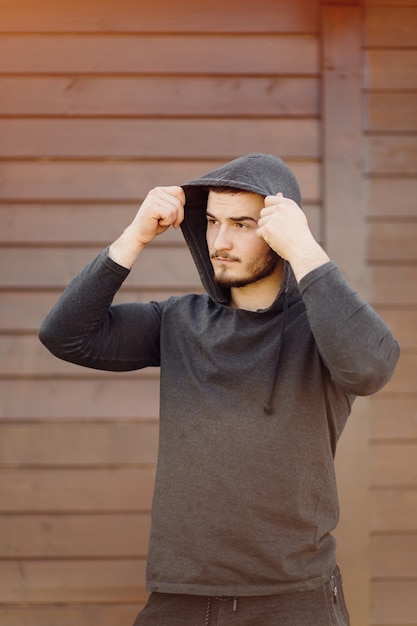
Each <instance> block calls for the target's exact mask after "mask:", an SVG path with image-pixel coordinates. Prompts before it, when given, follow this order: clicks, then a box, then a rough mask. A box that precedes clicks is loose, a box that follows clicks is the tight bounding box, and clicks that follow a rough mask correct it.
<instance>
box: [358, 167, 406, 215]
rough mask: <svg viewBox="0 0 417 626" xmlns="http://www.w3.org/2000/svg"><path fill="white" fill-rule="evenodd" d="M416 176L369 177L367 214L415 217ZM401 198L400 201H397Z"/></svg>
mask: <svg viewBox="0 0 417 626" xmlns="http://www.w3.org/2000/svg"><path fill="white" fill-rule="evenodd" d="M416 194H417V178H411V177H410V178H405V177H404V176H402V177H398V178H397V177H396V178H386V177H378V178H370V179H369V180H368V203H367V209H368V212H369V215H371V216H375V217H390V216H391V217H402V218H403V217H404V218H407V217H417V202H416V201H415V199H416ZM398 198H401V202H399V201H398Z"/></svg>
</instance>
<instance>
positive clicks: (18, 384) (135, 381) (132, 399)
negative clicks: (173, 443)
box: [0, 366, 159, 421]
mask: <svg viewBox="0 0 417 626" xmlns="http://www.w3.org/2000/svg"><path fill="white" fill-rule="evenodd" d="M74 367H75V366H74ZM85 372H86V370H85V368H79V376H78V379H73V380H71V379H62V380H61V379H56V378H51V379H40V380H33V379H21V380H16V379H15V380H13V379H10V378H9V379H4V380H1V379H0V397H1V405H0V410H1V418H2V419H3V420H4V419H11V420H13V421H15V420H20V419H22V420H55V419H58V420H61V419H71V418H72V419H88V420H91V421H94V420H115V419H121V420H140V419H154V420H156V419H157V418H158V415H159V379H158V378H150V377H148V378H145V377H142V378H141V377H139V376H137V377H131V378H125V377H123V378H120V376H118V375H117V374H112V375H111V379H110V378H101V379H93V380H88V379H87V378H86V377H85ZM121 398H123V402H121V401H120V400H121Z"/></svg>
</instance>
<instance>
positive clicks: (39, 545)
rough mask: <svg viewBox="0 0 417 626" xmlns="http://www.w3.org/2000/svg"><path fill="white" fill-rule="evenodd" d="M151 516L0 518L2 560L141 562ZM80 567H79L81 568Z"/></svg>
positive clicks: (6, 516) (146, 550)
mask: <svg viewBox="0 0 417 626" xmlns="http://www.w3.org/2000/svg"><path fill="white" fill-rule="evenodd" d="M149 531H150V515H149V514H140V513H137V514H136V513H131V514H123V513H110V514H107V515H102V514H97V513H90V514H89V513H86V514H84V515H78V514H68V515H63V514H58V515H42V514H40V515H30V514H29V515H28V514H25V515H13V514H12V515H3V516H2V517H1V518H0V557H1V558H2V559H14V558H18V559H22V560H25V559H58V558H59V559H80V560H81V559H82V560H85V559H111V558H114V559H120V558H125V559H136V560H139V559H143V558H145V556H146V554H147V552H148V541H149ZM80 567H82V564H80Z"/></svg>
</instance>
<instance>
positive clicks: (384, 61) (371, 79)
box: [364, 49, 417, 91]
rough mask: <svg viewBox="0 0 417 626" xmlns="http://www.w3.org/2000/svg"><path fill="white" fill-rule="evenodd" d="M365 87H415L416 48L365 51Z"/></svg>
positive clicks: (416, 78) (416, 84) (416, 79)
mask: <svg viewBox="0 0 417 626" xmlns="http://www.w3.org/2000/svg"><path fill="white" fill-rule="evenodd" d="M365 65H366V72H365V76H364V80H365V84H364V87H365V89H389V90H391V91H394V90H396V89H416V87H417V77H416V66H417V50H416V49H413V50H394V49H387V50H378V49H377V50H369V49H368V50H367V51H365Z"/></svg>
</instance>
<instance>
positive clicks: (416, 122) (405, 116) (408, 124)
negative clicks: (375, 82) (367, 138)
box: [365, 91, 417, 132]
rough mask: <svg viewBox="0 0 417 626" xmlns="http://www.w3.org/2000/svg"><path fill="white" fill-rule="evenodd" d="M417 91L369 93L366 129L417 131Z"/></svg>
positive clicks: (374, 130)
mask: <svg viewBox="0 0 417 626" xmlns="http://www.w3.org/2000/svg"><path fill="white" fill-rule="evenodd" d="M416 102H417V92H415V91H411V92H405V91H402V92H401V91H399V92H397V91H393V92H388V91H372V92H370V93H369V94H368V95H367V110H366V115H367V117H366V124H365V130H366V131H370V132H377V131H384V132H387V131H389V132H407V131H413V132H416V131H417V112H416Z"/></svg>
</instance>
